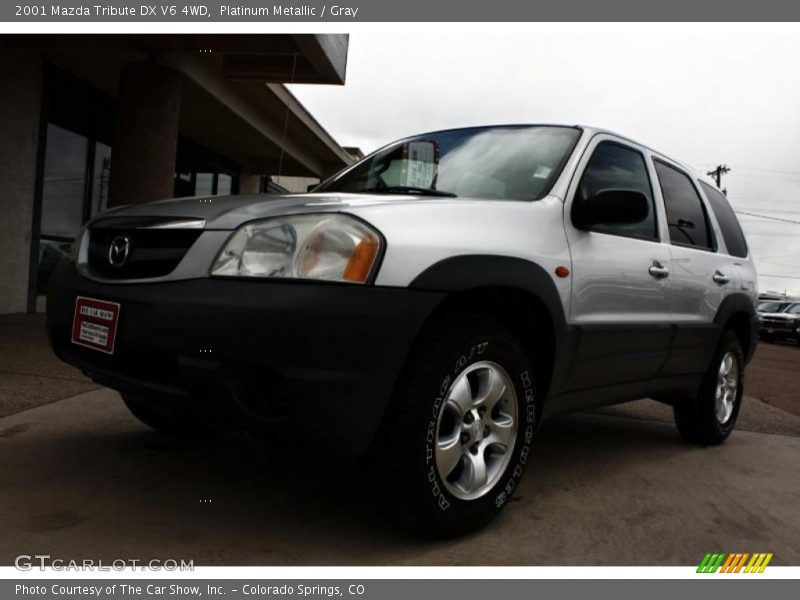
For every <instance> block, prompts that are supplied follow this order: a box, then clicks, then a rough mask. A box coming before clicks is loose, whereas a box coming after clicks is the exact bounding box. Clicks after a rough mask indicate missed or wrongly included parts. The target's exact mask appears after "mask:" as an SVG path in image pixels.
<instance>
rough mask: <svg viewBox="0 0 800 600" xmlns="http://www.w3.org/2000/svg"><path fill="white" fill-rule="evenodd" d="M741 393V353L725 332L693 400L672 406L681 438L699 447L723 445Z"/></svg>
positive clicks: (732, 425)
mask: <svg viewBox="0 0 800 600" xmlns="http://www.w3.org/2000/svg"><path fill="white" fill-rule="evenodd" d="M743 392H744V353H743V352H742V346H741V344H740V343H739V338H737V337H736V334H734V333H733V332H732V331H730V330H726V331H724V332H723V334H722V338H721V340H720V344H719V347H718V348H717V351H716V353H715V354H714V359H713V360H712V361H711V367H710V368H709V370H708V372H707V373H706V375H705V376H704V377H703V382H702V384H701V386H700V391H699V393H698V395H697V397H696V398H692V399H690V400H686V401H683V402H680V403H678V404H676V405H675V424H676V425H677V426H678V431H679V432H680V434H681V436H683V438H684V439H685V440H686V441H687V442H691V443H694V444H701V445H715V444H721V443H722V442H724V441H725V440H726V439H727V438H728V436H729V435H730V434H731V432H732V431H733V429H734V427H735V425H736V419H737V417H738V416H739V408H740V407H741V404H742V394H743Z"/></svg>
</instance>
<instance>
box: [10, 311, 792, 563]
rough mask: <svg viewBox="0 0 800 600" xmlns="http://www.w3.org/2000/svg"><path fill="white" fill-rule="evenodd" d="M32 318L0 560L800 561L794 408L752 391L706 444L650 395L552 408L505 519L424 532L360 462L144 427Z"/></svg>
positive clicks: (14, 403)
mask: <svg viewBox="0 0 800 600" xmlns="http://www.w3.org/2000/svg"><path fill="white" fill-rule="evenodd" d="M36 319H38V317H36V318H30V317H26V318H25V319H22V320H23V321H26V323H27V329H26V327H23V326H19V328H18V330H17V333H18V334H19V335H20V336H21V337H20V338H19V339H21V340H23V341H24V340H27V342H26V343H9V342H8V338H7V337H6V334H7V332H8V331H9V329H6V328H5V325H6V324H7V322H8V321H6V322H3V321H0V327H2V329H0V409H2V410H3V411H5V413H4V414H6V416H4V417H2V418H0V490H2V491H1V492H0V564H12V563H13V560H14V557H15V556H17V555H18V554H34V553H36V554H50V555H51V556H52V557H54V558H65V559H80V558H95V559H97V558H101V559H104V560H106V561H110V560H113V559H116V558H139V559H142V560H145V559H151V558H161V559H165V558H177V559H181V558H183V559H193V560H194V561H195V564H197V565H284V564H296V565H337V564H343V565H345V564H350V565H383V564H398V565H405V564H409V565H411V564H413V565H495V564H496V565H538V564H543V565H691V564H697V563H698V562H699V560H701V559H702V557H703V555H704V554H705V553H706V552H710V551H729V552H734V551H744V552H774V553H775V558H774V559H773V564H776V565H780V564H794V565H797V564H800V511H798V508H797V506H798V505H797V502H798V498H800V417H798V416H794V415H792V414H789V413H787V412H784V411H782V410H780V409H778V408H775V406H774V405H772V406H770V405H767V404H764V403H762V402H760V401H758V400H755V399H752V398H748V399H747V401H746V402H745V404H744V407H743V411H742V415H741V422H740V424H739V425H740V426H739V429H738V430H737V431H736V432H735V433H734V434H733V436H731V438H730V440H729V441H728V442H727V443H726V444H724V445H723V446H720V447H713V448H698V447H693V446H690V445H687V444H685V443H684V442H683V441H682V440H681V439H680V437H679V436H678V434H677V432H676V430H675V427H674V425H673V424H672V422H671V415H670V411H669V409H668V408H667V407H664V406H662V405H659V404H657V403H655V402H652V401H647V400H645V401H639V402H634V403H629V404H627V405H623V406H619V407H613V408H609V409H604V410H602V411H596V412H594V413H591V414H588V413H583V414H574V415H567V416H563V417H559V418H557V419H554V420H552V421H550V422H548V423H546V424H545V426H544V428H543V430H542V432H541V434H540V437H539V439H538V440H537V444H536V452H535V454H534V460H533V462H532V463H530V466H529V469H528V472H527V474H526V477H525V479H524V480H523V483H522V484H521V485H520V487H519V488H518V493H517V496H515V497H514V499H513V501H512V503H511V504H510V505H509V506H508V507H507V509H506V510H505V511H504V512H503V513H502V515H501V516H500V518H499V519H498V520H496V521H495V522H494V523H492V524H490V525H489V527H487V528H486V529H484V530H483V531H480V532H478V533H475V534H472V535H470V536H466V537H463V538H460V539H457V540H453V541H448V542H430V541H427V540H420V539H416V538H413V537H410V536H409V535H408V534H407V533H405V532H403V531H399V530H397V529H395V528H393V527H392V526H390V525H388V524H387V523H386V522H385V521H384V519H383V518H382V516H381V514H380V510H379V507H377V506H376V505H375V502H374V495H373V493H372V489H371V486H370V481H369V479H368V477H367V475H366V468H365V465H364V463H363V461H359V460H348V461H339V460H335V459H332V458H328V457H318V458H317V459H315V460H312V459H310V458H306V459H293V458H291V456H292V448H280V447H267V446H263V445H262V444H261V443H259V442H258V441H256V440H253V439H250V438H246V437H242V436H238V435H233V434H231V435H226V436H221V437H219V438H212V439H206V440H199V441H198V440H187V439H172V438H168V437H166V436H163V435H161V434H158V433H156V432H153V431H151V430H149V429H148V428H147V427H145V426H143V425H141V424H140V423H139V422H138V421H136V420H135V419H134V418H133V417H132V416H131V415H130V414H129V413H128V412H127V410H126V409H125V407H124V406H123V404H122V403H121V401H120V399H119V397H118V396H117V394H115V393H114V392H111V391H110V390H107V389H103V388H99V389H93V388H96V386H95V385H94V384H92V383H91V382H89V381H87V380H85V378H82V377H81V376H80V375H79V374H77V373H75V372H74V371H72V370H71V369H69V368H68V367H66V366H62V365H60V363H58V362H57V361H55V360H54V359H52V357H50V356H48V355H47V351H46V348H42V347H41V346H42V343H41V342H42V339H43V338H42V334H41V331H33V330H34V329H36V328H37V326H40V321H39V322H38V323H37V321H36ZM10 320H11V319H9V321H10ZM39 328H40V327H39ZM34 346H35V347H34ZM759 352H761V350H759ZM8 354H10V356H9V355H8ZM42 365H45V366H47V365H50V366H48V367H46V368H45V367H44V366H42ZM51 367H52V368H51ZM9 369H10V370H11V372H12V373H13V374H18V373H17V371H23V372H24V373H25V376H27V377H30V378H31V379H29V380H27V383H26V382H23V384H24V385H22V384H20V383H19V380H16V383H14V381H11V382H9V379H8V378H7V375H8V373H9ZM782 373H783V372H782V371H779V372H778V374H775V375H773V378H777V377H782V376H783V375H782ZM749 377H750V381H752V379H753V377H752V373H749ZM53 382H55V383H53ZM71 386H87V388H88V391H83V390H78V393H77V395H76V393H75V392H74V391H73V390H74V389H75V388H73V387H71ZM20 389H21V390H22V391H21V393H20V392H18V391H17V390H20ZM18 393H19V396H16V394H18ZM748 393H752V390H751V388H750V386H748ZM37 394H39V395H37ZM9 413H13V414H9Z"/></svg>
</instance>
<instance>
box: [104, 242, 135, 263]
mask: <svg viewBox="0 0 800 600" xmlns="http://www.w3.org/2000/svg"><path fill="white" fill-rule="evenodd" d="M130 252H131V239H130V238H129V237H128V236H127V235H118V236H117V237H115V238H114V239H113V240H111V243H110V244H109V245H108V264H110V265H111V266H112V267H121V266H123V265H124V264H125V262H126V261H127V260H128V255H129V254H130Z"/></svg>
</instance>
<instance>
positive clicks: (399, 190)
mask: <svg viewBox="0 0 800 600" xmlns="http://www.w3.org/2000/svg"><path fill="white" fill-rule="evenodd" d="M362 193H363V194H419V195H421V196H441V197H442V198H458V196H457V195H456V194H453V193H451V192H443V191H441V190H431V189H428V188H423V187H414V186H411V185H389V186H386V187H375V188H367V189H365V190H362Z"/></svg>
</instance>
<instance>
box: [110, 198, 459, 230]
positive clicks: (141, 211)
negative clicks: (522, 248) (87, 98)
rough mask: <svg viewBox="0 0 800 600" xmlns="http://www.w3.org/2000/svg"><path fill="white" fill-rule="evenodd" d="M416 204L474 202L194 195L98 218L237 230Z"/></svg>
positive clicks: (126, 208)
mask: <svg viewBox="0 0 800 600" xmlns="http://www.w3.org/2000/svg"><path fill="white" fill-rule="evenodd" d="M419 202H436V203H454V202H459V203H460V202H474V200H472V201H470V200H466V199H459V198H442V197H439V196H410V195H405V194H401V195H388V194H387V195H383V194H381V195H364V194H341V193H337V194H324V193H323V194H292V195H283V196H281V195H266V194H254V195H241V196H212V197H208V196H196V197H191V198H176V199H172V200H161V201H158V202H148V203H143V204H128V205H125V206H120V207H119V208H116V209H113V210H111V211H107V212H105V213H103V214H102V215H100V216H99V217H102V218H106V217H137V216H141V217H145V216H147V217H153V216H155V217H177V218H193V219H205V222H206V223H205V228H206V229H236V228H237V227H239V226H240V225H241V224H242V223H246V222H248V221H253V220H257V219H266V218H269V217H277V216H281V215H293V214H305V213H319V212H340V211H341V212H347V210H348V208H352V209H358V208H364V207H370V206H371V207H374V206H384V205H385V206H396V205H398V204H410V205H413V204H417V203H419Z"/></svg>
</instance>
